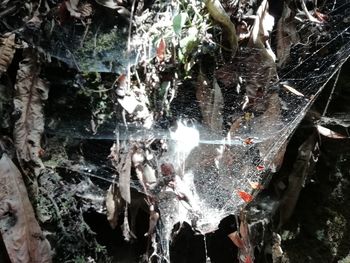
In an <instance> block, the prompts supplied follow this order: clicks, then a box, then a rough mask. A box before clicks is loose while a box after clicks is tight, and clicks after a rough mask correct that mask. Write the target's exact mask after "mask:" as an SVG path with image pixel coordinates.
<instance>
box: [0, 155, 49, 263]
mask: <svg viewBox="0 0 350 263" xmlns="http://www.w3.org/2000/svg"><path fill="white" fill-rule="evenodd" d="M0 233H1V235H2V239H3V241H4V244H5V246H6V250H7V253H8V255H9V258H10V260H11V262H13V263H36V262H41V263H47V262H51V261H52V260H51V248H50V244H49V242H48V241H47V239H46V238H45V237H44V236H43V233H42V231H41V229H40V226H39V224H38V222H37V221H36V219H35V215H34V210H33V207H32V205H31V203H30V201H29V198H28V194H27V190H26V187H25V185H24V182H23V180H22V176H21V173H20V172H19V170H18V169H17V167H16V166H15V165H14V164H13V162H12V161H11V159H10V158H9V157H8V156H7V155H6V153H3V155H2V158H1V159H0Z"/></svg>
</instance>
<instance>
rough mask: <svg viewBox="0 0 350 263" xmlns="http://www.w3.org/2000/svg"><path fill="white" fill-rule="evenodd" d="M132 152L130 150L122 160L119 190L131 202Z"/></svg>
mask: <svg viewBox="0 0 350 263" xmlns="http://www.w3.org/2000/svg"><path fill="white" fill-rule="evenodd" d="M131 154H132V152H131V151H129V153H128V154H126V155H124V156H123V158H122V160H121V165H120V166H121V168H120V169H119V190H120V195H121V197H123V199H124V200H125V201H126V202H127V203H128V204H130V202H131V197H130V173H131Z"/></svg>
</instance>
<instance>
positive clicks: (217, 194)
mask: <svg viewBox="0 0 350 263" xmlns="http://www.w3.org/2000/svg"><path fill="white" fill-rule="evenodd" d="M327 15H328V17H329V21H327V23H325V24H317V23H312V22H305V24H304V25H303V26H301V27H300V28H298V33H300V34H301V35H303V34H305V35H304V36H302V38H305V39H301V41H300V43H298V44H296V45H294V46H293V47H292V49H291V60H290V61H289V62H288V63H287V64H286V65H285V66H284V67H282V68H281V69H280V70H279V72H278V80H276V81H274V82H273V83H271V84H269V86H268V87H267V90H268V96H267V101H268V102H267V106H266V107H267V110H266V111H265V112H264V113H260V114H256V115H255V116H254V118H252V119H251V118H250V117H249V116H244V117H242V118H243V119H242V122H243V125H241V126H240V128H239V129H237V130H236V131H235V133H233V134H231V135H230V136H228V135H227V134H225V135H222V134H213V133H212V132H210V131H209V130H207V129H206V128H205V127H204V126H203V125H202V124H200V123H198V122H196V121H186V119H180V118H179V120H178V122H177V123H178V125H177V126H178V127H177V128H176V127H170V129H163V130H160V129H155V130H146V131H145V130H140V129H138V128H137V127H136V128H133V127H129V128H128V129H125V128H123V127H124V126H123V125H122V124H121V123H119V124H118V125H117V129H115V122H113V121H110V122H109V123H106V124H104V126H103V128H101V129H99V131H98V132H97V133H96V134H93V133H92V132H91V131H89V127H90V119H89V118H90V115H89V114H86V116H81V115H80V116H79V117H78V116H74V115H73V116H72V115H70V116H63V115H62V116H60V113H57V112H56V113H55V114H56V115H55V116H56V117H55V118H57V116H59V117H60V118H61V120H67V121H66V122H65V121H61V122H60V123H59V125H58V127H57V128H55V129H51V130H50V128H49V127H48V129H47V130H48V131H49V133H54V134H56V135H62V136H71V137H74V138H77V139H82V140H110V141H111V142H112V141H113V140H115V138H116V132H115V131H116V130H117V133H118V134H119V139H120V140H121V141H124V140H129V139H133V140H142V139H145V138H146V137H156V138H162V139H164V140H166V141H168V149H169V150H168V152H167V153H166V154H165V155H164V156H162V157H161V160H159V163H162V162H163V163H166V162H172V163H174V165H175V166H176V167H175V168H176V169H177V171H179V172H178V173H179V174H180V173H181V176H180V175H178V176H177V177H176V183H177V185H178V186H177V187H178V189H180V190H179V191H181V194H182V195H184V196H186V197H187V198H188V200H187V201H183V200H178V198H177V197H178V195H179V193H176V192H174V190H173V189H168V190H165V191H162V192H161V193H160V194H159V196H157V198H158V199H159V209H160V213H161V215H162V223H163V225H164V230H165V232H164V233H163V235H164V236H165V237H166V238H168V237H169V236H170V232H171V229H172V227H173V225H174V224H175V223H176V222H178V221H182V220H185V221H188V222H191V223H192V224H193V225H195V226H196V227H197V229H199V230H200V231H202V232H203V233H206V232H209V231H212V230H214V229H215V228H216V227H217V225H218V223H219V222H220V220H221V219H222V218H223V217H225V216H227V215H229V214H237V213H238V212H239V210H240V209H241V208H242V206H243V205H244V204H245V202H244V201H243V200H242V198H241V197H240V195H239V191H243V192H246V193H248V194H251V195H252V196H256V195H257V193H258V192H259V189H252V187H251V183H258V184H261V185H263V186H264V185H267V184H268V182H269V180H270V178H269V174H270V173H271V172H274V171H276V169H277V168H278V167H277V166H278V162H279V161H278V158H279V157H278V154H279V153H280V151H282V149H283V147H285V145H286V143H287V142H288V140H289V138H290V136H291V135H292V133H293V132H294V131H295V129H296V127H297V126H298V124H299V123H300V121H301V120H302V119H303V117H304V115H305V114H306V112H307V111H308V109H309V108H310V107H311V105H312V104H313V102H314V101H315V99H316V98H317V96H318V95H319V94H320V92H321V91H322V89H323V87H324V86H325V84H326V83H327V82H328V81H329V80H330V79H331V78H332V76H333V75H334V74H335V73H336V72H337V71H338V70H339V69H340V67H341V66H342V64H343V63H344V62H345V61H346V59H347V58H348V57H349V55H350V23H349V16H350V7H349V3H343V4H341V3H337V4H336V5H334V8H333V10H331V11H330V13H329V14H327ZM306 28H308V30H309V31H308V34H306V33H305V32H306ZM310 28H311V30H310ZM244 52H247V53H249V52H254V50H248V51H244V50H243V51H242V53H244ZM256 74H259V72H257V73H256ZM241 77H242V78H243V81H244V78H245V76H244V74H243V75H242V76H241ZM258 77H259V76H258ZM295 90H296V91H295ZM72 108H73V109H72V111H73V110H74V105H72ZM235 110H236V111H237V112H241V109H240V107H239V108H238V107H237V109H235ZM77 117H78V118H77ZM186 117H187V119H191V116H186ZM84 118H85V119H84ZM91 156H92V157H91V162H92V163H94V164H95V165H94V166H90V167H88V166H87V167H85V168H82V171H83V172H84V174H86V175H87V176H90V177H92V178H95V179H96V180H99V179H101V180H107V181H112V180H113V179H112V176H111V175H110V173H109V172H110V171H111V169H110V168H108V166H107V165H106V161H105V159H104V158H103V156H99V155H97V154H96V156H94V155H93V153H91ZM91 167H92V168H91ZM131 185H132V187H134V188H135V189H137V190H139V191H141V192H142V191H143V189H142V187H141V186H140V184H139V183H138V182H137V181H132V183H131Z"/></svg>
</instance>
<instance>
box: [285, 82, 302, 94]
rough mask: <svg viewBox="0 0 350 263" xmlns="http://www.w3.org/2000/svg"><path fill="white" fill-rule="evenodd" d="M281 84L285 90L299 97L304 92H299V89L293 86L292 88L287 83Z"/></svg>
mask: <svg viewBox="0 0 350 263" xmlns="http://www.w3.org/2000/svg"><path fill="white" fill-rule="evenodd" d="M282 86H283V88H285V89H286V90H288V91H290V92H292V93H293V94H295V95H297V96H300V97H304V94H303V93H301V92H299V91H297V90H296V89H295V88H293V87H291V86H289V85H287V84H283V85H282Z"/></svg>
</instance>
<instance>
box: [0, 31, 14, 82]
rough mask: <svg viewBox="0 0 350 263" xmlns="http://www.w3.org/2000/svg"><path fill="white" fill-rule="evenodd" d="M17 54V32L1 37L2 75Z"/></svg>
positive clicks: (0, 67) (0, 60)
mask: <svg viewBox="0 0 350 263" xmlns="http://www.w3.org/2000/svg"><path fill="white" fill-rule="evenodd" d="M14 54H15V34H12V33H9V34H5V35H4V36H3V37H1V38H0V76H1V74H2V73H4V72H6V70H7V68H8V66H9V65H10V63H11V61H12V59H13V55H14Z"/></svg>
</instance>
